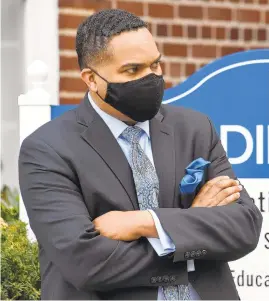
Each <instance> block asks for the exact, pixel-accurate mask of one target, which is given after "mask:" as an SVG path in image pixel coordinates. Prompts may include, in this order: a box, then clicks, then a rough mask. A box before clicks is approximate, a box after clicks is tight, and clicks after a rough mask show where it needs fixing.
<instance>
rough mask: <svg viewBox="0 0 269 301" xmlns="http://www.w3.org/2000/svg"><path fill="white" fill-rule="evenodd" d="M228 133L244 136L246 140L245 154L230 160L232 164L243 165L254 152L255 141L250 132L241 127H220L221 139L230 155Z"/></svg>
mask: <svg viewBox="0 0 269 301" xmlns="http://www.w3.org/2000/svg"><path fill="white" fill-rule="evenodd" d="M228 132H237V133H240V134H241V135H243V136H244V138H245V140H246V145H247V146H246V149H245V151H244V153H243V154H242V155H241V156H239V157H235V158H229V161H230V163H231V164H242V163H244V162H245V161H247V160H248V159H249V158H250V156H251V154H252V151H253V139H252V136H251V134H250V132H249V131H248V130H247V129H246V128H245V127H243V126H241V125H221V126H220V139H221V142H222V145H223V147H224V149H225V151H226V152H227V153H228Z"/></svg>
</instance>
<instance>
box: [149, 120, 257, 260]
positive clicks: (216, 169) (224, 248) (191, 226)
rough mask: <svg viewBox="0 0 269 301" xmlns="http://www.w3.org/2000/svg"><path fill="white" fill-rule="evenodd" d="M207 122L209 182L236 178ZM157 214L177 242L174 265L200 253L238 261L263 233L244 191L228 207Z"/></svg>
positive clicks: (165, 210) (164, 210) (204, 256)
mask: <svg viewBox="0 0 269 301" xmlns="http://www.w3.org/2000/svg"><path fill="white" fill-rule="evenodd" d="M208 121H209V120H208ZM208 121H207V122H206V124H208V128H207V129H204V130H205V132H204V133H201V134H202V135H208V134H209V135H211V146H210V147H209V148H208V150H209V154H208V155H207V157H208V158H204V159H208V160H209V161H211V164H210V165H209V168H208V172H207V179H206V180H210V179H212V178H215V177H217V176H221V175H228V176H230V177H231V178H234V179H235V178H236V177H235V175H234V172H233V170H232V168H231V165H230V163H229V161H228V159H227V156H226V153H225V151H224V149H223V147H222V144H221V141H220V139H219V137H218V135H217V133H216V131H215V129H214V127H213V126H212V124H211V122H210V121H209V122H208ZM154 211H155V213H156V214H157V216H158V217H159V219H160V221H161V224H162V226H163V228H164V229H165V230H166V232H167V233H168V234H169V236H170V237H171V238H172V240H173V242H174V243H175V246H176V251H175V253H174V257H173V262H178V261H183V260H186V259H190V257H189V256H190V254H191V252H192V251H196V253H197V251H198V250H199V253H202V254H201V256H199V257H195V259H205V260H223V261H232V260H236V259H238V258H241V257H243V256H245V255H247V254H248V253H250V252H251V251H252V250H254V249H255V248H256V246H257V243H258V240H259V236H260V232H261V225H262V215H261V213H260V211H259V210H258V208H257V207H256V206H255V205H254V204H253V201H252V200H251V198H250V197H249V195H248V193H247V191H246V190H245V189H243V190H242V191H241V194H240V198H239V199H238V200H237V202H235V203H233V204H230V205H227V206H216V207H210V208H205V207H204V208H203V207H195V208H188V209H183V210H182V209H179V208H158V209H154ZM194 253H195V252H194Z"/></svg>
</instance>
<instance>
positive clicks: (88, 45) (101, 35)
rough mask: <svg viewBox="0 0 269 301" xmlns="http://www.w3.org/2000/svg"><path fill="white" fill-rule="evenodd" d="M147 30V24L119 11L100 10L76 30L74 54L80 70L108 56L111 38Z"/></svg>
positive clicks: (123, 11) (125, 12) (132, 15)
mask: <svg viewBox="0 0 269 301" xmlns="http://www.w3.org/2000/svg"><path fill="white" fill-rule="evenodd" d="M143 27H146V28H147V23H146V22H144V21H143V20H142V19H140V18H139V17H137V16H135V15H134V14H132V13H129V12H127V11H125V10H121V9H107V10H101V11H99V12H97V13H95V14H93V15H91V16H90V17H88V18H87V19H86V20H85V21H83V22H82V23H81V24H80V25H79V27H78V30H77V35H76V52H77V56H78V64H79V67H80V69H83V68H86V67H89V65H95V64H97V63H99V62H100V61H103V60H104V59H105V58H106V55H107V56H108V53H106V50H107V46H108V43H109V41H110V40H111V38H112V37H114V36H116V35H119V34H120V33H122V32H124V31H131V30H137V29H139V28H143Z"/></svg>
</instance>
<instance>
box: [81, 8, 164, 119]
mask: <svg viewBox="0 0 269 301" xmlns="http://www.w3.org/2000/svg"><path fill="white" fill-rule="evenodd" d="M76 51H77V55H78V62H79V66H80V68H81V78H82V79H83V81H84V82H85V83H86V84H87V86H88V88H89V90H90V93H91V96H92V98H93V99H94V100H95V102H96V103H97V104H98V106H99V107H101V109H102V110H104V111H105V112H107V113H109V114H110V115H113V116H115V117H117V118H119V119H121V120H123V121H132V119H130V118H129V117H127V116H126V115H124V114H122V113H121V112H119V111H118V110H116V109H115V108H113V107H112V106H110V105H109V104H107V103H106V102H104V101H103V100H102V99H104V98H105V97H106V93H107V85H108V83H107V82H109V83H124V82H129V81H134V80H137V79H140V78H142V77H145V76H146V75H148V74H150V73H155V74H156V75H161V74H162V70H161V67H160V63H159V62H160V53H159V51H158V49H157V46H156V43H155V41H154V39H153V37H152V35H151V33H150V32H149V31H148V29H147V24H146V23H145V22H144V21H142V20H141V19H140V18H139V17H137V16H135V15H133V14H131V13H129V12H127V11H123V10H116V9H111V10H103V11H100V12H98V13H96V14H94V15H92V16H90V17H89V18H87V19H86V20H85V21H84V22H83V23H82V24H81V25H80V26H79V28H78V31H77V37H76ZM97 73H98V74H99V75H100V76H99V75H97ZM101 77H103V78H104V79H105V80H107V82H106V81H105V80H104V79H102V78H101ZM98 95H99V96H100V97H99V96H98Z"/></svg>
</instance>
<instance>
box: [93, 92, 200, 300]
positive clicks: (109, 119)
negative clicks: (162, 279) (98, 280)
mask: <svg viewBox="0 0 269 301" xmlns="http://www.w3.org/2000/svg"><path fill="white" fill-rule="evenodd" d="M88 98H89V101H90V103H91V105H92V107H93V109H94V110H95V111H96V112H97V113H98V114H99V116H100V117H101V118H102V119H103V121H104V122H105V123H106V125H107V126H108V128H109V129H110V131H111V133H112V134H113V136H114V137H115V139H116V140H117V142H118V143H119V145H120V147H121V149H122V151H123V153H124V155H125V156H126V158H127V160H128V162H130V158H129V149H130V145H129V143H128V142H127V141H126V140H124V139H121V137H120V135H121V134H122V132H123V131H124V130H125V129H126V128H127V127H128V125H127V124H125V123H124V122H122V121H120V120H119V119H117V118H115V117H113V116H111V115H109V114H107V113H105V112H104V111H102V110H101V109H100V108H99V107H98V106H97V105H96V104H95V102H94V101H93V100H92V98H91V96H90V93H88ZM136 126H138V127H140V128H141V129H143V130H144V133H143V135H142V136H141V138H140V141H139V144H140V146H141V148H142V149H143V151H144V152H145V154H146V155H147V156H148V158H149V160H150V161H151V163H152V165H153V166H154V167H155V165H154V161H153V155H152V149H151V141H150V132H149V121H145V122H137V123H136ZM148 211H149V212H150V213H151V215H152V217H153V220H154V222H155V226H156V229H157V232H158V235H159V238H154V237H148V238H147V239H148V241H149V243H150V244H151V246H152V247H153V248H154V250H155V251H156V252H157V254H158V255H159V256H164V255H167V254H169V253H171V252H174V251H175V250H176V248H175V244H174V243H173V241H172V240H171V238H170V236H169V235H168V234H167V232H166V231H165V230H164V229H163V227H162V226H161V222H160V220H159V218H158V217H157V215H156V213H155V212H154V211H153V210H150V209H149V210H148ZM187 267H188V272H191V271H194V270H195V268H194V261H193V260H188V261H187ZM191 299H192V300H200V298H199V296H198V294H197V293H196V292H195V290H194V288H193V287H191ZM158 300H164V296H163V292H162V290H161V289H160V288H159V290H158Z"/></svg>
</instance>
